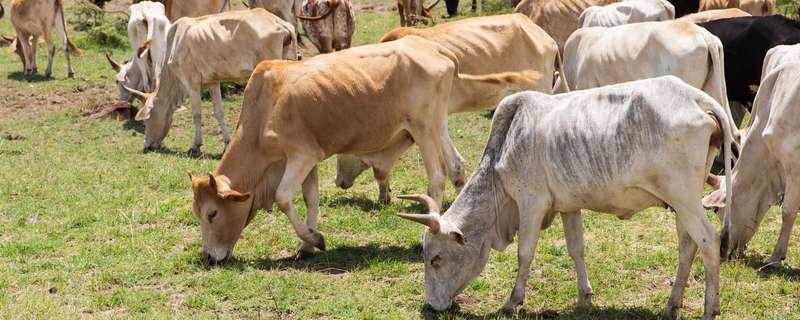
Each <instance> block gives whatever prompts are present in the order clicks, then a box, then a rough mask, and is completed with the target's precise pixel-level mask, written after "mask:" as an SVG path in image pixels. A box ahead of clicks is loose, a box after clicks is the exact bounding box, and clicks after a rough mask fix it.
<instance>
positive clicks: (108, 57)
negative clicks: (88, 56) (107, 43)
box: [106, 52, 122, 72]
mask: <svg viewBox="0 0 800 320" xmlns="http://www.w3.org/2000/svg"><path fill="white" fill-rule="evenodd" d="M106 60H108V63H109V64H111V68H112V69H114V71H116V72H119V69H121V68H122V67H120V65H119V63H117V62H116V61H114V60H113V59H111V52H106Z"/></svg>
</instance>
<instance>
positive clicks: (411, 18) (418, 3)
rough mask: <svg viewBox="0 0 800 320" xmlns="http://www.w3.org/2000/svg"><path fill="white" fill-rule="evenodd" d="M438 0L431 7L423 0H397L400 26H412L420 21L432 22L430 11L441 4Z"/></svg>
mask: <svg viewBox="0 0 800 320" xmlns="http://www.w3.org/2000/svg"><path fill="white" fill-rule="evenodd" d="M439 1H440V0H436V1H435V2H434V3H433V4H432V5H430V6H429V7H427V8H426V7H425V3H424V2H423V0H397V12H398V13H399V14H400V26H402V27H411V26H415V25H417V24H418V23H420V22H423V23H425V24H428V23H430V19H431V14H430V11H431V9H433V7H435V6H436V5H437V4H439Z"/></svg>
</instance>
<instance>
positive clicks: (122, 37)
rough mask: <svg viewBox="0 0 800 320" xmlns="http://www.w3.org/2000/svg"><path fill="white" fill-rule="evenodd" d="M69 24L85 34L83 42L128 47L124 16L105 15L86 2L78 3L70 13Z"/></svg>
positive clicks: (126, 25)
mask: <svg viewBox="0 0 800 320" xmlns="http://www.w3.org/2000/svg"><path fill="white" fill-rule="evenodd" d="M70 13H71V14H70V15H69V17H68V19H67V20H68V22H69V24H70V25H71V26H72V27H73V29H75V30H76V31H84V32H86V33H87V35H86V39H85V41H87V42H89V44H94V45H97V46H101V47H112V48H124V47H127V46H128V35H127V33H128V31H127V30H128V20H127V17H126V16H124V15H115V14H107V13H106V12H104V11H103V10H102V9H100V8H99V7H97V6H96V5H94V4H92V3H90V2H88V1H85V0H84V1H80V2H78V3H77V4H76V5H75V6H74V7H73V8H72V10H71V11H70Z"/></svg>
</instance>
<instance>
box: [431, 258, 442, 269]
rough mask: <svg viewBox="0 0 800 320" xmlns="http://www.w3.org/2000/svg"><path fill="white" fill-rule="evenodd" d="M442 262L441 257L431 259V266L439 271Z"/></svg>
mask: <svg viewBox="0 0 800 320" xmlns="http://www.w3.org/2000/svg"><path fill="white" fill-rule="evenodd" d="M441 260H442V258H441V257H439V255H436V256H434V257H433V258H431V266H432V267H434V268H436V269H439V261H441Z"/></svg>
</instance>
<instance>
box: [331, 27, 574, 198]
mask: <svg viewBox="0 0 800 320" xmlns="http://www.w3.org/2000/svg"><path fill="white" fill-rule="evenodd" d="M498 30H503V31H502V32H498ZM409 35H415V36H419V37H422V38H425V39H428V40H431V41H434V42H436V43H438V44H440V45H442V46H444V47H445V48H447V49H449V50H450V51H452V52H453V53H454V54H455V55H456V57H457V58H458V61H459V70H460V71H461V72H465V73H471V74H486V73H498V72H508V71H512V72H513V71H524V70H535V71H537V72H538V73H540V74H541V75H542V77H541V78H540V80H539V81H538V82H536V83H531V84H529V85H528V86H527V87H520V86H510V87H509V86H498V85H496V84H485V83H480V82H475V81H465V80H459V79H456V82H455V83H454V84H453V90H452V94H451V95H450V100H449V103H448V106H447V111H448V113H458V112H474V111H481V110H487V109H491V108H493V107H495V106H496V105H497V103H498V102H499V101H500V99H502V98H503V97H505V96H506V95H508V94H511V93H514V92H516V91H520V90H526V89H527V90H536V91H541V92H548V93H549V92H551V90H552V89H551V85H552V83H553V73H554V68H553V66H554V65H555V61H556V56H557V53H558V47H557V46H556V42H555V40H553V38H550V36H548V35H547V33H545V32H544V30H542V29H541V28H539V27H538V26H537V25H536V24H534V23H533V22H532V21H531V20H530V19H528V18H527V17H526V16H524V15H522V14H519V13H515V14H509V15H498V16H487V17H475V18H467V19H463V20H459V21H455V22H449V23H444V24H440V25H437V26H434V27H431V28H426V29H418V28H410V27H401V28H397V29H394V30H392V31H389V32H387V33H386V34H385V35H384V36H383V38H382V39H381V42H387V41H394V40H397V39H400V38H403V37H405V36H409ZM488 61H491V63H487V62H488ZM412 144H413V142H412V141H410V140H408V141H406V142H405V146H398V147H397V149H395V150H396V151H397V153H394V154H389V157H388V158H377V159H359V158H358V157H355V156H352V155H338V156H337V159H336V185H337V186H339V187H341V188H344V189H347V188H349V187H350V186H352V185H353V182H354V181H355V179H356V178H357V177H358V175H360V174H361V173H362V172H363V171H364V170H366V169H368V168H370V167H373V168H372V170H373V174H374V177H375V179H376V180H377V182H378V189H379V190H380V195H379V200H380V202H381V203H384V204H387V203H389V201H390V195H389V190H390V188H389V172H390V171H391V168H392V166H394V162H395V161H397V159H398V158H399V157H400V156H402V155H403V153H405V150H406V149H408V147H410V146H411V145H412Z"/></svg>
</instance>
